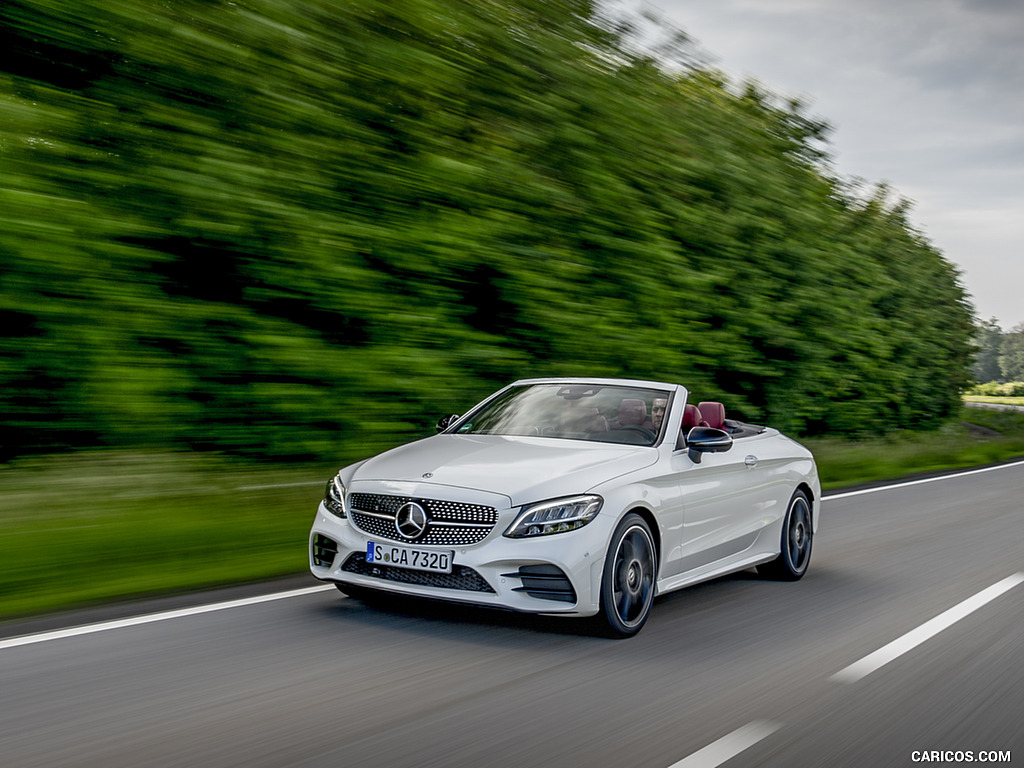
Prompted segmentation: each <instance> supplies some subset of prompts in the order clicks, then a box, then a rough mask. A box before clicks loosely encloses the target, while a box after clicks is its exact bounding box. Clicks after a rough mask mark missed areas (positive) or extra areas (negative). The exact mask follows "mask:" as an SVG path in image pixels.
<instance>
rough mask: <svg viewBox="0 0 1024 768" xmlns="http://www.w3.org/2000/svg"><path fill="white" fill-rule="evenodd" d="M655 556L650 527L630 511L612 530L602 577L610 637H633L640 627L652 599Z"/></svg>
mask: <svg viewBox="0 0 1024 768" xmlns="http://www.w3.org/2000/svg"><path fill="white" fill-rule="evenodd" d="M657 573H658V557H657V554H656V553H655V549H654V537H653V536H652V535H651V529H650V527H649V526H648V525H647V523H646V522H645V521H644V519H643V518H642V517H640V515H637V514H635V513H632V512H631V513H629V514H628V515H626V516H625V517H624V518H622V522H620V523H619V525H618V527H617V528H616V529H615V534H614V535H613V536H612V541H611V544H610V545H609V546H608V555H607V557H606V558H605V561H604V574H603V577H602V579H601V617H602V618H603V620H604V625H605V626H604V629H605V630H606V631H607V633H608V634H609V635H611V636H612V637H632V636H633V635H635V634H636V633H637V632H639V631H640V629H641V628H642V627H643V625H644V623H645V622H646V621H647V617H648V615H649V614H650V612H651V603H653V602H654V585H655V582H656V581H657Z"/></svg>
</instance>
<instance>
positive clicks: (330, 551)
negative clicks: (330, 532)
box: [313, 533, 338, 568]
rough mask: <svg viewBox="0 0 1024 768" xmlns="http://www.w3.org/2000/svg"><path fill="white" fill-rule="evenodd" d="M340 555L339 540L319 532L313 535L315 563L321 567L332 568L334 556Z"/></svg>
mask: <svg viewBox="0 0 1024 768" xmlns="http://www.w3.org/2000/svg"><path fill="white" fill-rule="evenodd" d="M337 555H338V542H336V541H334V540H333V539H329V538H327V537H326V536H321V535H320V534H319V533H318V534H317V535H316V536H314V537H313V564H314V565H318V566H320V567H321V568H330V567H331V564H332V563H333V562H334V558H335V557H337Z"/></svg>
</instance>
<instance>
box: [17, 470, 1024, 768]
mask: <svg viewBox="0 0 1024 768" xmlns="http://www.w3.org/2000/svg"><path fill="white" fill-rule="evenodd" d="M311 514H312V511H311ZM296 546H304V542H297V543H296ZM68 569H71V570H73V563H68V564H65V566H63V567H62V572H63V573H65V574H66V573H67V572H68ZM64 578H66V575H65V576H64ZM1022 582H1024V463H1018V464H1011V465H1008V466H1003V467H1000V468H998V469H993V470H991V471H987V472H975V473H971V474H966V475H961V476H949V477H944V478H932V479H929V480H928V481H925V482H919V483H917V484H910V485H903V486H899V487H892V488H884V489H878V488H872V489H867V490H865V491H863V492H859V493H856V494H850V493H847V494H843V493H837V494H833V498H831V499H826V501H825V502H824V511H823V519H822V523H821V527H820V530H819V534H818V538H817V540H816V542H815V549H814V553H813V557H812V561H811V566H810V570H809V572H808V575H807V576H806V577H805V578H804V579H803V580H802V581H800V582H796V583H777V582H770V581H764V580H762V579H760V578H758V576H757V575H756V573H755V572H754V571H750V572H744V573H742V574H739V575H734V576H731V577H728V578H724V579H720V580H718V581H714V582H711V583H707V584H703V585H700V586H697V587H693V588H690V589H688V590H684V591H681V592H676V593H673V594H671V595H667V596H664V597H662V598H659V599H658V600H657V602H656V604H655V607H654V612H653V614H652V617H651V619H650V621H649V622H648V624H647V626H646V627H645V628H644V630H643V631H642V632H641V633H640V635H639V636H637V637H636V638H633V639H631V640H624V641H623V640H620V641H615V640H607V639H603V638H600V637H598V636H596V635H594V634H592V633H589V634H588V632H589V629H588V625H587V624H585V623H583V622H580V621H578V620H575V621H574V620H564V619H545V618H537V617H527V616H518V615H515V614H508V613H498V612H490V611H486V610H472V609H464V608H454V607H438V606H436V605H432V604H423V605H412V606H409V605H398V606H394V605H391V606H389V607H386V608H373V607H368V606H366V605H363V604H362V603H360V602H358V601H356V600H352V599H348V598H344V597H342V596H341V595H340V593H338V592H336V591H335V590H333V589H331V588H329V587H328V588H323V587H324V585H320V584H318V583H317V582H315V581H313V580H312V579H311V578H310V579H308V580H305V581H302V582H300V583H298V584H294V583H292V584H289V585H287V587H288V589H289V590H291V591H289V592H285V593H284V594H285V596H282V595H281V589H283V588H282V587H274V589H276V590H277V594H276V598H277V599H273V600H268V601H264V602H256V603H253V602H251V601H249V600H245V599H239V600H234V598H235V597H237V595H235V594H234V593H232V594H231V595H229V596H230V597H232V599H233V600H234V601H233V602H229V603H227V604H225V603H224V600H222V599H221V597H220V596H217V595H212V596H206V597H205V598H204V597H202V596H200V597H199V598H195V597H193V598H190V600H191V602H192V603H201V602H203V600H204V599H205V600H207V601H210V600H214V601H215V602H219V604H217V605H207V606H206V610H205V612H201V613H193V612H191V611H188V610H185V605H184V603H183V602H182V603H181V604H180V605H179V604H175V605H170V606H169V605H168V604H167V603H154V604H145V603H143V604H136V605H134V606H132V615H137V616H143V617H146V616H147V614H148V617H147V618H143V619H142V621H141V622H139V621H137V620H131V617H130V616H128V614H126V613H125V609H123V608H122V609H121V614H122V615H120V616H119V618H121V619H122V621H120V622H119V623H116V624H106V625H101V626H98V627H97V626H95V625H94V626H92V627H91V629H90V630H89V631H88V632H85V633H82V632H81V631H80V630H75V631H70V632H65V633H62V634H53V631H54V630H56V629H58V625H59V624H60V622H61V621H62V620H63V622H64V626H70V625H78V624H81V623H86V622H87V621H88V620H89V619H90V618H102V617H99V615H98V614H96V615H93V614H89V613H88V612H86V613H79V614H72V615H70V616H67V615H66V616H63V617H50V618H49V619H46V620H42V621H40V620H36V621H34V622H22V623H17V624H7V625H0V637H2V638H6V639H0V693H2V698H0V765H2V766H4V768H22V767H23V766H46V768H52V767H53V766H60V767H65V766H104V767H105V768H107V767H112V766H147V767H148V768H157V767H159V766H190V767H192V766H246V767H247V768H259V767H261V766H310V767H312V766H317V767H320V766H332V767H337V768H344V767H347V766H360V767H362V768H374V767H377V766H380V767H384V766H387V768H402V767H405V766H408V768H432V767H435V766H436V767H438V768H440V767H441V766H444V767H446V768H447V767H449V766H473V767H476V766H486V767H487V768H524V767H526V766H545V767H546V766H565V768H576V767H578V766H587V767H588V768H601V767H604V766H630V767H633V766H644V767H647V766H650V767H651V768H692V767H693V766H715V765H720V764H725V765H728V766H818V765H820V766H830V768H840V767H841V766H858V768H860V767H862V766H873V767H883V766H906V765H915V764H917V763H918V762H920V761H921V757H922V753H924V755H925V758H932V759H931V760H928V762H935V760H934V758H936V757H938V758H940V760H941V759H943V758H950V759H956V758H957V757H958V756H959V757H961V758H963V760H964V761H966V760H967V759H968V753H969V754H970V757H973V759H974V761H975V762H979V761H981V760H982V759H983V758H988V759H989V760H1002V761H1003V763H1004V764H1005V762H1006V759H1007V758H1009V759H1011V760H1012V761H1013V763H1017V764H1024V717H1022V714H1021V713H1022V712H1024V583H1022ZM296 587H300V588H307V587H312V588H313V589H312V590H305V591H300V592H297V591H296V590H295V588H296ZM267 589H269V588H265V590H267ZM242 597H243V598H244V597H248V595H242ZM154 612H159V613H160V615H157V616H153V615H152V614H153V613H154ZM97 630H102V631H97ZM958 753H959V755H958ZM946 764H950V763H946Z"/></svg>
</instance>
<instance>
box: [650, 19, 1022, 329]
mask: <svg viewBox="0 0 1024 768" xmlns="http://www.w3.org/2000/svg"><path fill="white" fill-rule="evenodd" d="M648 5H652V6H653V7H654V8H656V9H658V10H659V11H660V12H661V13H662V15H664V16H665V17H666V18H667V19H668V20H670V21H671V22H672V23H673V24H675V25H676V26H678V27H680V28H682V29H683V30H684V31H685V32H686V33H688V34H689V35H690V36H691V37H692V38H694V39H695V40H696V41H697V43H698V44H699V45H700V46H701V47H702V48H703V49H704V50H705V51H706V52H707V53H708V54H709V55H710V56H711V57H712V61H713V63H714V65H715V66H717V67H719V68H720V69H722V70H723V71H725V72H726V73H727V74H729V75H730V76H731V77H733V78H734V79H737V80H741V79H745V78H754V79H756V80H757V81H758V82H760V83H762V84H763V85H764V86H765V87H768V88H769V89H771V90H774V91H777V92H779V93H782V94H784V95H792V96H799V97H801V98H802V99H803V100H804V101H805V102H807V103H808V104H809V110H808V111H809V112H810V113H811V114H812V115H814V116H816V117H820V118H822V119H824V120H826V121H827V122H828V123H830V124H831V125H832V126H833V127H834V131H833V134H832V150H833V155H834V157H835V165H836V170H837V171H838V172H839V173H840V174H842V175H845V176H856V177H860V178H864V179H867V180H868V181H872V182H873V181H887V182H889V183H890V184H891V185H892V186H893V187H894V189H895V192H896V193H897V194H899V195H901V196H903V197H907V198H909V199H911V200H914V201H915V202H916V206H915V214H914V219H915V223H916V225H917V226H918V228H919V229H921V230H922V231H923V232H924V233H925V234H926V236H928V237H929V239H930V240H932V242H934V243H935V245H936V246H937V247H938V248H940V249H941V250H942V251H943V252H944V253H945V255H946V257H947V258H949V259H950V260H951V261H953V262H955V263H957V264H958V265H959V266H960V267H961V269H962V270H963V274H964V278H963V279H964V283H965V285H966V287H967V289H968V291H970V292H971V293H972V294H973V295H974V302H975V305H976V307H977V309H978V313H979V315H981V316H982V317H989V316H993V315H994V316H996V317H998V318H999V319H1000V321H1001V322H1002V324H1003V326H1004V327H1010V326H1012V325H1015V324H1017V323H1019V322H1021V321H1024V300H1021V299H1020V297H1018V296H1016V295H1012V294H1013V293H1015V292H1016V291H1009V290H1007V285H1024V253H1022V251H1024V216H1022V215H1021V211H1022V210H1024V206H1022V204H1024V189H1022V188H1024V184H1022V181H1021V180H1024V56H1022V55H1021V43H1022V41H1024V5H1022V4H1021V3H1020V1H1019V0H984V2H979V1H978V0H900V2H898V3H894V2H892V1H891V0H846V2H836V1H835V0H661V1H660V2H654V3H648Z"/></svg>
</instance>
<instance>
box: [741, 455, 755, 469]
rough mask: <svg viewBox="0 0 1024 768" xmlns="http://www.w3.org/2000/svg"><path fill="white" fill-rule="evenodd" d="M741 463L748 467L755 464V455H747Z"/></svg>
mask: <svg viewBox="0 0 1024 768" xmlns="http://www.w3.org/2000/svg"><path fill="white" fill-rule="evenodd" d="M743 463H744V464H746V465H747V466H748V467H754V466H757V456H747V458H745V459H744V460H743Z"/></svg>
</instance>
